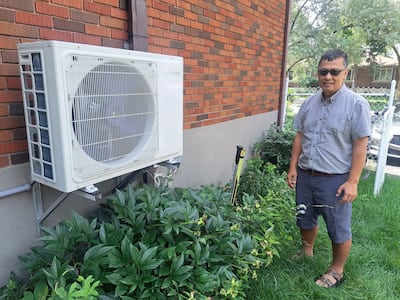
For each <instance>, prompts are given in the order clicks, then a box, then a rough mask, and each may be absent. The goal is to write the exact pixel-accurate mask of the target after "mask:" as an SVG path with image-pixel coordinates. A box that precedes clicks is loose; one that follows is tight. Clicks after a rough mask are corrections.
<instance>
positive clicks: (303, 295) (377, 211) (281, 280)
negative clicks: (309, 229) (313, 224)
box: [247, 174, 400, 300]
mask: <svg viewBox="0 0 400 300" xmlns="http://www.w3.org/2000/svg"><path fill="white" fill-rule="evenodd" d="M373 186H374V174H371V175H370V176H368V178H367V179H361V181H360V184H359V191H358V192H359V196H358V198H357V199H356V201H355V202H354V203H353V227H352V229H353V247H352V251H351V254H350V257H349V259H348V261H347V264H346V269H345V276H346V279H345V281H344V283H343V284H342V285H340V286H339V287H338V288H333V289H324V288H320V287H318V286H317V285H316V284H315V283H314V281H315V279H316V278H317V277H318V276H319V275H321V274H322V273H323V272H324V271H325V270H326V269H327V268H328V266H329V263H330V261H331V247H330V240H329V239H328V237H327V234H326V230H325V224H324V223H323V221H322V220H321V224H320V232H319V234H318V237H317V241H316V244H315V250H314V257H313V258H311V259H304V260H302V261H295V260H293V259H292V257H293V255H294V254H295V253H296V251H297V249H298V248H299V247H300V242H297V243H294V244H293V245H292V246H291V247H290V248H288V249H286V251H284V253H282V254H281V257H280V258H277V259H275V260H274V262H273V263H272V264H271V265H270V266H268V267H267V268H266V269H263V270H260V273H259V275H258V280H257V281H254V282H252V283H251V288H250V290H249V291H248V292H247V299H254V300H263V299H265V300H267V299H268V300H272V299H279V300H282V299H363V300H364V299H368V300H369V299H371V300H380V299H382V300H395V299H396V300H397V299H400V178H399V177H394V176H388V175H386V178H385V183H384V186H383V188H382V191H381V193H380V194H379V196H377V197H374V196H373ZM294 226H295V225H294ZM295 239H297V240H299V236H296V237H295Z"/></svg>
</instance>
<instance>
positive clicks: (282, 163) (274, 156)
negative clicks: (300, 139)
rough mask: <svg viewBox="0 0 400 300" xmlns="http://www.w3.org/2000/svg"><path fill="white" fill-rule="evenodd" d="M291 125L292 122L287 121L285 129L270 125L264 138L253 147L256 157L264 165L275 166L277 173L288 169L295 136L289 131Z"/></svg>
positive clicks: (291, 130)
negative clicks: (257, 156)
mask: <svg viewBox="0 0 400 300" xmlns="http://www.w3.org/2000/svg"><path fill="white" fill-rule="evenodd" d="M291 124H292V121H291V120H290V119H288V126H287V128H284V129H282V128H281V127H279V126H277V125H275V124H273V125H271V127H270V128H269V129H268V130H267V133H266V135H265V137H264V138H263V139H262V140H261V141H260V142H258V143H256V144H255V145H254V150H255V152H256V155H259V156H260V158H261V159H262V160H263V162H264V163H269V164H273V165H275V166H276V171H277V173H280V172H286V171H287V170H288V169H289V163H290V156H291V153H292V145H293V139H294V137H295V135H296V132H295V131H294V130H293V129H290V127H291ZM259 167H260V168H262V166H259Z"/></svg>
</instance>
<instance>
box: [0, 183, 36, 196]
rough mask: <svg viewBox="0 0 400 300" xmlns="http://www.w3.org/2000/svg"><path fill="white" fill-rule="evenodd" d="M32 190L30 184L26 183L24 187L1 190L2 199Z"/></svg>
mask: <svg viewBox="0 0 400 300" xmlns="http://www.w3.org/2000/svg"><path fill="white" fill-rule="evenodd" d="M30 189H31V185H30V184H29V183H24V184H22V185H19V186H16V187H13V188H9V189H5V190H1V191H0V198H4V197H7V196H12V195H15V194H18V193H22V192H27V191H29V190H30Z"/></svg>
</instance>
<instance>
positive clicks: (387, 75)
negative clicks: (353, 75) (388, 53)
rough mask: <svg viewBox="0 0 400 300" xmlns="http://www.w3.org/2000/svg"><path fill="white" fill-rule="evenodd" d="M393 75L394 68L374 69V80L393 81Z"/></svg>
mask: <svg viewBox="0 0 400 300" xmlns="http://www.w3.org/2000/svg"><path fill="white" fill-rule="evenodd" d="M392 77H393V69H392V68H378V69H376V70H375V71H374V81H391V80H392Z"/></svg>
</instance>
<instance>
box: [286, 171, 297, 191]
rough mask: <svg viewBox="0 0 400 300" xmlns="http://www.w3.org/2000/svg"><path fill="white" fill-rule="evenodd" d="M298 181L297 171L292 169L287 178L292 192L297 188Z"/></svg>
mask: <svg viewBox="0 0 400 300" xmlns="http://www.w3.org/2000/svg"><path fill="white" fill-rule="evenodd" d="M296 180H297V170H296V169H294V170H292V169H290V170H289V171H288V174H287V177H286V182H287V184H288V186H289V187H290V188H291V189H292V190H293V189H294V188H295V187H296Z"/></svg>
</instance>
